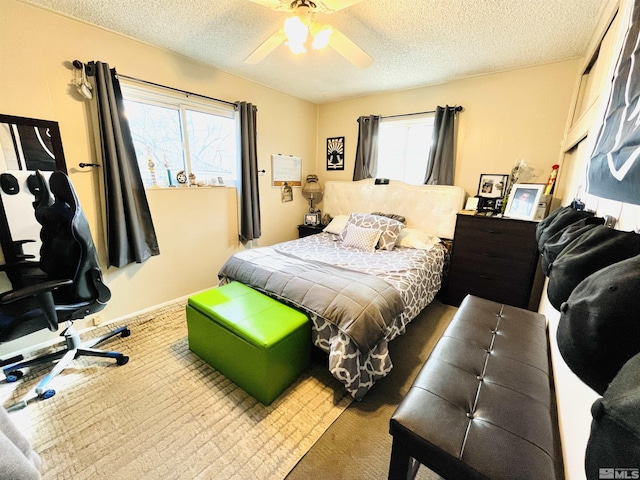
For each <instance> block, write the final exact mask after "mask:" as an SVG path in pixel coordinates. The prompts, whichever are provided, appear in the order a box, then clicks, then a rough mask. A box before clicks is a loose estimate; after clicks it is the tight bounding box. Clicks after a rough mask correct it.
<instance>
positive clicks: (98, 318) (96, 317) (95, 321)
mask: <svg viewBox="0 0 640 480" xmlns="http://www.w3.org/2000/svg"><path fill="white" fill-rule="evenodd" d="M91 319H92V320H93V324H94V325H95V326H98V325H100V324H101V323H102V322H104V318H103V317H102V315H100V314H99V313H98V314H96V315H93V316H92V317H91Z"/></svg>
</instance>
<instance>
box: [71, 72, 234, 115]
mask: <svg viewBox="0 0 640 480" xmlns="http://www.w3.org/2000/svg"><path fill="white" fill-rule="evenodd" d="M72 63H73V66H74V67H75V68H77V69H78V70H81V69H82V67H83V66H84V64H83V63H82V62H81V61H80V60H74V61H73V62H72ZM87 70H88V71H87V75H92V72H91V71H90V70H89V69H87ZM116 75H117V77H118V78H124V79H125V80H131V81H133V82H138V83H144V84H146V85H151V86H153V87H158V88H164V89H166V90H171V91H173V92H178V93H182V94H183V95H186V96H187V97H190V96H192V97H200V98H206V99H207V100H213V101H214V102H218V103H224V104H225V105H231V106H232V107H235V106H236V103H235V102H228V101H226V100H221V99H219V98H215V97H208V96H207V95H201V94H199V93H193V92H189V91H187V90H181V89H179V88H174V87H168V86H166V85H162V84H160V83H155V82H150V81H148V80H143V79H141V78H136V77H130V76H128V75H122V74H121V73H116Z"/></svg>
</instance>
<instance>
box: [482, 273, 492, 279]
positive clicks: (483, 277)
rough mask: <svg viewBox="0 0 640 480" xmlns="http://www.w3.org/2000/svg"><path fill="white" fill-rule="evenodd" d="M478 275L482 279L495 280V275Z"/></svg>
mask: <svg viewBox="0 0 640 480" xmlns="http://www.w3.org/2000/svg"><path fill="white" fill-rule="evenodd" d="M478 276H479V277H480V278H481V279H482V280H493V277H487V276H486V275H482V274H480V273H479V274H478Z"/></svg>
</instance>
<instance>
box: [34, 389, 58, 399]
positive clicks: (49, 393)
mask: <svg viewBox="0 0 640 480" xmlns="http://www.w3.org/2000/svg"><path fill="white" fill-rule="evenodd" d="M55 394H56V391H55V390H51V389H49V390H45V391H44V392H42V393H39V394H38V398H39V399H40V400H46V399H47V398H51V397H53V396H54V395H55Z"/></svg>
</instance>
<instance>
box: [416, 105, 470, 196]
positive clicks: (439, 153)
mask: <svg viewBox="0 0 640 480" xmlns="http://www.w3.org/2000/svg"><path fill="white" fill-rule="evenodd" d="M460 110H461V108H460V107H450V106H449V105H447V106H446V107H437V108H436V116H435V120H434V123H433V136H432V143H431V150H430V151H429V159H428V161H427V173H426V175H425V177H424V183H425V185H453V158H454V138H455V136H454V133H455V120H456V115H457V112H459V111H460Z"/></svg>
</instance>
